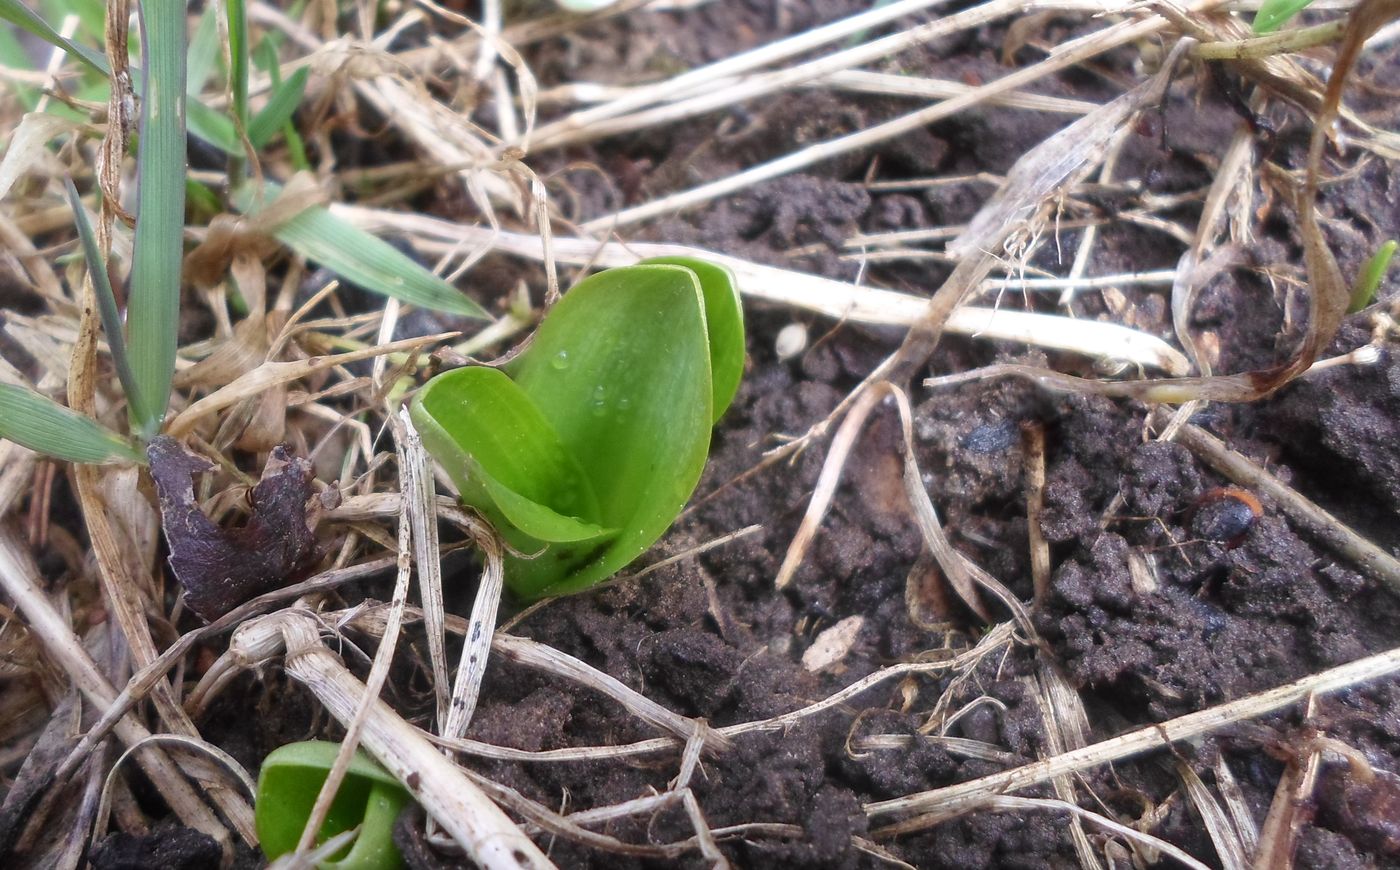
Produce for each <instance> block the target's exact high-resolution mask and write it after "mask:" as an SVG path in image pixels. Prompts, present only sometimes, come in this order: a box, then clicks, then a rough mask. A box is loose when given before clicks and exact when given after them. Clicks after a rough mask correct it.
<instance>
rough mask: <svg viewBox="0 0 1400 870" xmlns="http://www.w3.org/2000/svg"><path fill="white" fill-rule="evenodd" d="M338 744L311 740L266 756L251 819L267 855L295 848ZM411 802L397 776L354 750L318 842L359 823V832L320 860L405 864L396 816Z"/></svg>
mask: <svg viewBox="0 0 1400 870" xmlns="http://www.w3.org/2000/svg"><path fill="white" fill-rule="evenodd" d="M339 749H340V745H339V744H336V743H328V742H326V741H324V740H308V741H306V742H303V743H289V744H287V745H286V746H282V747H279V748H277V749H275V750H273V751H272V753H271V754H270V755H268V756H267V758H266V759H265V760H264V761H263V765H262V770H261V771H260V772H259V773H258V797H257V801H256V804H255V806H254V813H253V821H254V825H255V826H256V828H257V832H258V840H259V841H260V842H261V843H262V849H263V853H264V854H266V855H267V857H268V860H276V859H277V858H278V857H280V856H282V855H285V854H287V853H289V852H292V851H294V850H295V849H296V847H297V840H298V839H299V838H300V837H301V832H302V829H303V828H304V827H305V826H306V821H307V819H309V818H310V817H311V809H312V807H313V806H314V805H315V803H316V796H317V795H318V794H319V793H320V791H321V785H322V783H324V782H325V781H326V776H327V775H328V774H329V773H330V770H331V766H332V765H334V764H335V756H336V753H337V752H338V751H339ZM408 802H409V797H408V792H407V791H405V790H404V788H403V786H402V785H400V784H399V782H398V780H396V779H394V778H393V777H392V776H391V775H389V772H388V771H386V770H385V769H384V768H382V767H380V766H379V765H378V764H377V763H375V761H374V760H373V759H372V758H370V757H369V756H368V755H366V754H365V753H364V752H356V753H355V755H354V757H353V758H352V759H351V761H350V769H349V771H348V772H347V773H346V774H345V780H344V781H343V782H342V783H341V784H340V790H339V791H337V792H336V795H335V800H334V801H333V802H332V803H331V809H330V812H329V813H328V814H327V815H326V822H325V824H324V825H322V826H321V830H320V831H319V832H318V833H317V835H316V843H317V845H320V844H322V843H324V842H326V841H327V840H329V839H330V838H332V837H334V836H336V835H338V834H341V833H344V832H345V831H349V830H352V829H354V828H357V827H358V828H359V833H358V834H357V835H356V837H355V840H354V842H353V843H352V844H351V845H350V846H349V848H348V849H345V850H343V851H342V852H341V853H339V854H338V855H336V856H335V857H333V858H331V859H329V860H326V861H322V862H321V863H320V864H318V865H317V866H318V867H319V868H320V870H395V868H398V867H402V866H403V856H402V855H400V854H399V850H398V847H397V846H395V845H394V836H393V834H394V821H395V819H397V818H398V816H399V812H400V811H401V810H402V809H403V808H404V807H405V806H406V805H407V804H408Z"/></svg>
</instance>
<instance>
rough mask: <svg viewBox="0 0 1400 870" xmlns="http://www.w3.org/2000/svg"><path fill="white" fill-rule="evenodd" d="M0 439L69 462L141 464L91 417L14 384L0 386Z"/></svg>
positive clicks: (127, 444)
mask: <svg viewBox="0 0 1400 870" xmlns="http://www.w3.org/2000/svg"><path fill="white" fill-rule="evenodd" d="M0 438H8V439H10V440H11V441H13V442H15V443H16V444H22V445H24V446H25V447H28V448H29V449H30V450H33V451H35V452H38V453H42V454H44V455H45V456H52V457H54V458H55V459H63V460H66V461H68V462H93V463H102V462H144V461H145V460H144V459H143V458H142V456H141V454H140V452H139V451H137V450H136V448H135V447H133V446H132V445H131V443H130V442H129V441H127V440H126V439H125V438H123V437H122V436H120V435H118V434H117V433H115V432H113V431H112V430H110V429H108V428H106V427H105V426H103V425H101V424H100V423H98V422H97V421H96V420H94V419H92V418H91V417H84V416H83V415H82V414H79V413H78V412H77V411H74V410H72V409H71V408H65V407H63V406H62V405H60V404H58V403H57V402H55V401H54V400H53V399H50V398H49V397H47V396H42V395H40V394H38V393H36V392H34V391H33V390H28V389H25V388H24V387H18V386H15V385H14V384H0Z"/></svg>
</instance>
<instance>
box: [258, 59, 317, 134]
mask: <svg viewBox="0 0 1400 870" xmlns="http://www.w3.org/2000/svg"><path fill="white" fill-rule="evenodd" d="M310 77H311V69H310V68H309V67H302V68H301V69H299V70H297V71H296V72H294V73H292V77H291V78H289V79H287V80H286V81H285V82H283V83H282V84H280V85H278V86H277V88H276V90H274V91H273V92H272V97H271V99H269V100H268V101H267V105H266V106H263V107H262V111H260V112H258V113H257V114H256V115H254V116H253V120H252V121H250V122H249V123H248V141H249V142H252V143H253V147H254V148H262V147H263V146H264V145H266V144H267V143H268V142H271V141H272V137H273V136H275V135H277V131H279V130H281V129H282V127H283V125H285V124H286V123H287V121H289V120H291V117H292V113H293V112H295V111H296V110H297V106H299V105H301V98H302V97H303V96H305V95H306V81H307V79H309V78H310Z"/></svg>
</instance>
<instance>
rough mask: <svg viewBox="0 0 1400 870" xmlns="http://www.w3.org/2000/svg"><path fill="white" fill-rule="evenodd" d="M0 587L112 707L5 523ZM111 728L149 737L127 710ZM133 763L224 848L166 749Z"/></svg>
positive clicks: (48, 645)
mask: <svg viewBox="0 0 1400 870" xmlns="http://www.w3.org/2000/svg"><path fill="white" fill-rule="evenodd" d="M0 585H3V586H4V589H5V592H6V593H7V594H8V595H9V596H10V598H11V600H13V601H14V602H15V606H16V607H17V608H18V609H19V611H20V612H21V613H22V614H23V615H24V617H25V619H26V621H27V623H28V625H29V630H30V631H31V632H32V633H33V634H34V636H35V637H36V638H38V639H39V641H40V642H41V643H42V644H43V645H44V649H45V650H46V651H47V652H48V654H49V655H50V656H51V657H52V658H53V660H54V662H55V663H56V664H58V666H59V667H61V668H62V669H63V671H64V673H66V674H67V675H68V677H69V679H71V680H72V681H73V685H74V686H76V687H77V688H78V690H79V691H80V692H82V693H83V697H85V698H86V699H87V700H88V702H89V703H91V704H92V705H93V707H95V708H96V709H97V710H99V711H104V712H105V711H107V710H108V709H110V708H111V706H112V702H113V699H114V698H115V697H116V694H117V691H116V689H114V688H112V686H111V684H110V683H108V682H107V679H106V678H105V677H103V676H102V673H101V671H99V670H98V669H97V665H96V664H95V663H94V662H93V661H92V659H91V658H89V657H88V654H87V651H86V650H84V649H83V645H82V642H81V641H80V640H79V639H78V637H77V636H76V635H75V634H73V630H72V628H70V627H69V625H68V622H67V620H65V619H64V618H63V617H62V616H60V615H59V613H58V611H57V610H55V609H54V607H53V605H52V604H51V603H50V602H49V599H48V597H47V596H45V594H44V592H43V589H42V585H41V581H40V575H39V569H38V566H36V565H35V564H34V561H33V558H32V557H31V556H30V554H29V551H28V549H27V548H26V547H25V544H24V542H23V541H22V540H20V537H19V535H17V534H16V533H15V531H14V529H12V528H11V527H10V525H9V523H0ZM112 730H113V731H114V732H115V733H116V735H117V738H118V739H119V740H121V741H122V743H124V744H126V745H127V746H138V745H140V744H142V743H143V742H144V741H147V740H149V739H150V737H151V732H150V731H148V730H147V729H146V727H145V726H144V725H142V724H141V723H140V721H139V720H138V719H137V718H136V717H135V716H134V715H131V714H129V713H128V714H125V715H123V716H121V717H120V718H118V719H116V720H115V721H114V722H113V723H112ZM136 761H137V763H138V764H140V765H141V769H142V770H143V771H145V773H146V775H147V776H149V777H150V778H151V781H152V782H154V783H155V784H156V786H157V787H158V788H159V789H160V791H161V794H162V795H164V797H165V799H166V801H167V802H168V803H169V805H170V808H171V810H173V811H174V813H175V815H176V816H178V817H179V819H180V821H181V822H183V823H184V824H186V825H189V826H190V827H192V828H194V829H196V830H198V831H201V832H203V833H205V834H208V835H209V836H211V837H213V838H214V839H215V840H217V841H218V842H219V843H220V844H221V845H222V846H223V847H225V848H226V849H227V848H229V847H230V845H231V843H230V838H229V832H228V829H227V828H225V827H224V825H223V823H222V822H220V821H219V819H218V817H217V816H215V815H214V813H213V811H212V810H210V809H209V807H208V806H207V805H206V804H205V803H204V799H203V797H201V796H200V794H199V793H198V792H197V791H195V789H194V788H193V787H192V786H191V785H190V783H189V782H188V781H187V780H186V779H185V777H184V774H183V773H181V772H180V769H179V768H178V767H177V766H176V765H175V764H174V763H173V762H172V761H171V760H170V758H169V757H168V756H167V755H166V754H165V753H164V752H162V751H161V750H159V749H157V748H155V747H147V748H144V749H143V750H142V751H140V752H139V753H138V754H137V756H136Z"/></svg>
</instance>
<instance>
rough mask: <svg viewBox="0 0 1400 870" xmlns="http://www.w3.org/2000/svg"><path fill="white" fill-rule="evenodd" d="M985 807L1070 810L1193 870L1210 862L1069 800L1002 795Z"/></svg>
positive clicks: (1201, 869)
mask: <svg viewBox="0 0 1400 870" xmlns="http://www.w3.org/2000/svg"><path fill="white" fill-rule="evenodd" d="M987 809H992V810H1002V811H1006V812H1013V813H1017V814H1021V813H1024V812H1025V811H1027V810H1035V809H1045V810H1059V811H1062V812H1066V813H1069V814H1070V815H1071V816H1072V817H1073V818H1074V819H1075V820H1076V821H1078V820H1080V819H1083V820H1084V821H1086V822H1090V823H1092V824H1093V825H1095V826H1097V827H1100V828H1103V829H1104V830H1106V831H1109V832H1111V833H1114V834H1118V835H1119V836H1121V837H1124V838H1126V839H1128V840H1133V841H1134V842H1138V843H1143V844H1145V845H1147V846H1149V847H1150V848H1153V849H1157V850H1159V851H1161V852H1162V853H1164V854H1167V855H1170V856H1171V857H1173V858H1175V859H1176V860H1177V861H1180V862H1181V863H1182V864H1184V865H1185V866H1187V867H1191V868H1193V870H1211V868H1210V866H1209V865H1207V864H1202V863H1201V862H1200V861H1197V860H1196V859H1195V858H1192V857H1191V856H1190V855H1188V854H1187V853H1186V852H1184V851H1182V850H1181V849H1180V848H1179V847H1177V846H1175V845H1173V844H1171V843H1169V842H1167V841H1166V840H1163V839H1162V838H1161V837H1154V836H1152V835H1150V834H1144V833H1143V832H1142V831H1139V830H1138V829H1137V828H1133V827H1129V826H1128V825H1125V824H1123V823H1121V822H1116V821H1114V820H1113V819H1110V818H1108V817H1107V816H1104V815H1101V814H1099V813H1094V812H1090V811H1089V810H1086V809H1084V808H1083V807H1080V806H1078V805H1077V804H1073V803H1070V802H1068V801H1060V800H1048V799H1045V798H1022V797H1010V796H1002V797H995V798H992V799H991V800H990V801H988V802H987Z"/></svg>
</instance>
